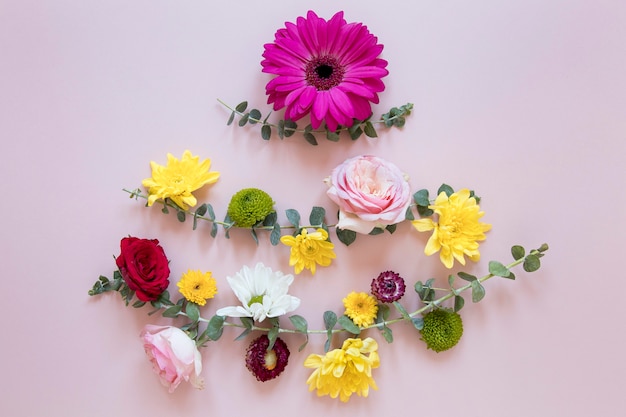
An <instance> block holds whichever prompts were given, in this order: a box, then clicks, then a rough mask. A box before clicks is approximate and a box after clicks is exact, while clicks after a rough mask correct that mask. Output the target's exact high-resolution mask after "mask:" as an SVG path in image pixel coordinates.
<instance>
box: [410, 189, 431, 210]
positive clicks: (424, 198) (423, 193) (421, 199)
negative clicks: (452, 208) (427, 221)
mask: <svg viewBox="0 0 626 417" xmlns="http://www.w3.org/2000/svg"><path fill="white" fill-rule="evenodd" d="M413 201H415V204H417V205H418V206H424V207H428V206H429V205H430V200H429V199H428V190H424V189H422V190H419V191H417V192H415V194H413Z"/></svg>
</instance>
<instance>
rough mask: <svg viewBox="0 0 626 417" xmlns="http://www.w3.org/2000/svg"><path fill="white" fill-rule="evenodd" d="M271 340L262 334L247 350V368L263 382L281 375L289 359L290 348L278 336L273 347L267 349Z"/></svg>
mask: <svg viewBox="0 0 626 417" xmlns="http://www.w3.org/2000/svg"><path fill="white" fill-rule="evenodd" d="M269 345H270V340H269V338H268V337H267V335H263V336H260V337H258V338H256V339H254V340H253V341H252V343H250V346H248V350H247V352H246V368H248V370H249V371H250V372H252V374H253V375H254V376H255V377H256V379H257V380H259V381H261V382H265V381H269V380H270V379H274V378H276V377H277V376H278V375H280V374H281V373H282V372H283V371H284V370H285V368H286V367H287V363H288V361H289V349H288V348H287V344H285V342H283V340H282V339H281V338H276V341H275V342H274V346H273V347H272V349H270V350H267V348H268V346H269Z"/></svg>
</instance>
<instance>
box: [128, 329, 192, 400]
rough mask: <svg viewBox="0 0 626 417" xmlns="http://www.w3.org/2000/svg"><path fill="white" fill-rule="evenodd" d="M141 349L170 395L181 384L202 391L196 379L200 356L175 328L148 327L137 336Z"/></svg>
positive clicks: (188, 339)
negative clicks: (141, 345) (186, 382)
mask: <svg viewBox="0 0 626 417" xmlns="http://www.w3.org/2000/svg"><path fill="white" fill-rule="evenodd" d="M140 336H141V338H142V340H143V347H144V349H145V351H146V355H147V356H148V359H150V362H152V368H153V369H154V371H155V372H156V373H157V374H159V377H160V379H161V383H162V384H163V385H164V386H166V387H168V388H169V392H170V393H172V392H174V390H175V389H176V387H178V385H179V384H180V383H181V382H182V381H189V382H190V383H191V385H193V386H194V387H196V388H198V389H202V388H203V387H204V380H203V379H202V378H201V377H200V372H201V371H202V356H201V355H200V352H199V351H198V348H197V347H196V343H195V342H194V341H193V340H192V339H191V338H190V337H189V336H187V334H186V333H185V332H183V331H182V330H181V329H179V328H178V327H172V326H154V325H151V324H148V325H146V326H145V327H144V329H143V330H142V332H141V335H140Z"/></svg>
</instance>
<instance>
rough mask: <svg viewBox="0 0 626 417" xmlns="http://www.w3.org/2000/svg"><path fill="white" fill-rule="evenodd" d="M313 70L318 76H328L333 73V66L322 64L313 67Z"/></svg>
mask: <svg viewBox="0 0 626 417" xmlns="http://www.w3.org/2000/svg"><path fill="white" fill-rule="evenodd" d="M315 72H317V76H318V77H320V78H330V76H331V75H333V67H331V66H330V65H324V64H322V65H320V66H319V67H317V68H315Z"/></svg>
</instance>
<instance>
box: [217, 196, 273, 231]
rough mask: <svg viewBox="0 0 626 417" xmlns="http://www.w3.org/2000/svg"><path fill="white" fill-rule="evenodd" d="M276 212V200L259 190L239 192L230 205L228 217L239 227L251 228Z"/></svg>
mask: <svg viewBox="0 0 626 417" xmlns="http://www.w3.org/2000/svg"><path fill="white" fill-rule="evenodd" d="M273 211H274V200H272V197H270V196H269V194H267V193H266V192H265V191H263V190H259V189H258V188H244V189H243V190H240V191H238V192H237V193H236V194H235V195H234V196H233V197H232V198H231V200H230V203H229V204H228V211H227V212H228V216H229V217H230V218H231V220H232V221H233V222H235V224H236V225H237V226H239V227H251V226H254V225H255V224H257V223H258V222H260V221H261V220H263V219H265V218H266V217H267V215H268V214H270V213H272V212H273Z"/></svg>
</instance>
